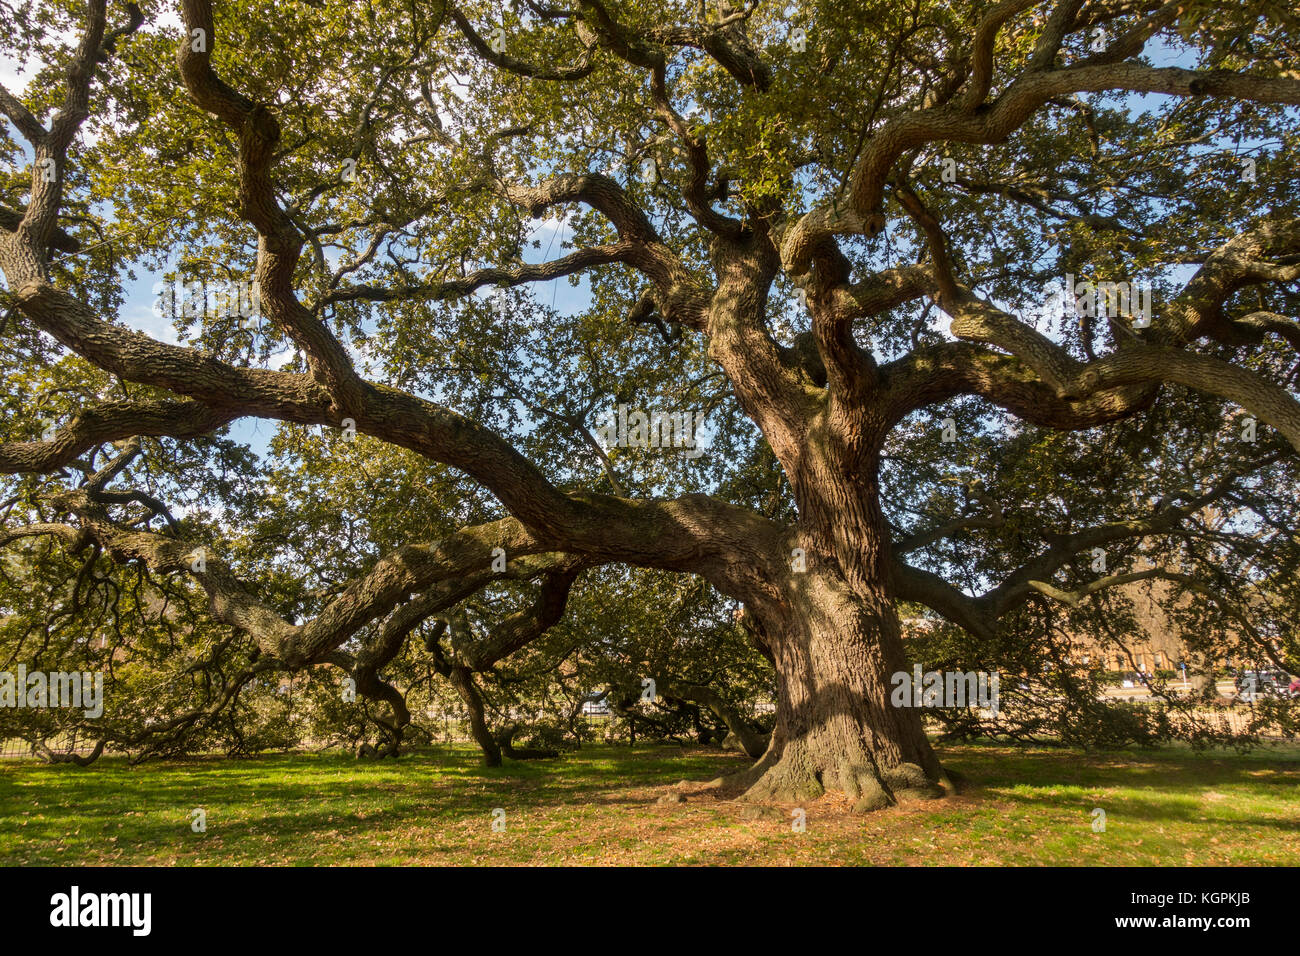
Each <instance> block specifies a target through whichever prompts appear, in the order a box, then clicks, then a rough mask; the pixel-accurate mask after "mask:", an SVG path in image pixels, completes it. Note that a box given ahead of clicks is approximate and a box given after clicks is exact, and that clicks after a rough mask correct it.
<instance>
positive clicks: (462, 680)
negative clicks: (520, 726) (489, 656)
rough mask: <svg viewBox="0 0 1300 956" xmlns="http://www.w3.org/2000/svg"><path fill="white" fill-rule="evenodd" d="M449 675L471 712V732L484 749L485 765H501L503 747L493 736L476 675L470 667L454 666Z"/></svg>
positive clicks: (466, 708)
mask: <svg viewBox="0 0 1300 956" xmlns="http://www.w3.org/2000/svg"><path fill="white" fill-rule="evenodd" d="M447 676H448V678H449V679H450V680H451V685H452V687H454V688H456V693H457V694H459V695H460V699H461V701H462V702H463V703H464V704H465V710H466V711H467V712H468V713H469V728H470V732H471V733H472V734H473V735H474V740H475V741H476V742H477V743H478V745H479V747H480V748H481V749H482V751H483V764H484V766H488V767H499V766H501V748H500V747H499V746H497V741H496V738H495V737H493V736H492V731H491V729H490V728H489V727H488V725H487V718H486V717H485V716H484V708H483V698H482V696H480V694H479V692H478V688H477V687H475V686H474V675H473V674H471V673H470V671H469V668H468V667H453V668H451V669H450V672H449V673H448V675H447Z"/></svg>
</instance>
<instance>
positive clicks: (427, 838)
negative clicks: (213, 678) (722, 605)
mask: <svg viewBox="0 0 1300 956" xmlns="http://www.w3.org/2000/svg"><path fill="white" fill-rule="evenodd" d="M941 756H942V758H943V760H944V762H945V764H946V765H947V766H948V767H949V768H951V769H954V770H956V771H958V772H959V773H961V774H962V775H963V776H964V778H965V780H966V784H965V785H964V787H963V791H962V793H961V794H960V795H959V796H957V797H955V798H951V799H947V800H939V801H931V802H926V803H916V804H907V805H904V806H902V807H897V808H893V809H890V810H886V811H883V812H880V813H875V814H871V815H868V816H854V815H852V814H850V813H848V812H847V807H846V805H845V804H844V803H843V802H842V801H840V800H838V799H836V798H833V797H823V798H822V799H820V800H817V801H814V802H812V803H810V804H808V805H807V806H806V807H805V808H804V809H805V810H806V813H807V831H806V832H804V833H797V832H794V831H793V829H792V827H791V822H790V821H791V808H789V807H782V808H770V809H767V810H766V811H764V812H760V813H757V814H756V813H755V812H754V811H752V810H748V809H747V808H745V807H743V806H742V805H739V804H736V803H734V802H729V801H723V800H718V799H716V798H715V797H714V796H713V795H712V794H711V793H709V792H708V791H706V790H704V789H703V788H702V787H700V786H699V785H698V784H692V785H688V786H686V787H683V788H682V789H683V791H684V792H685V793H686V794H687V797H688V799H687V802H686V803H684V804H666V805H661V804H658V803H656V802H655V801H656V798H657V797H659V796H661V795H663V794H665V793H667V792H668V791H669V790H670V789H673V785H675V784H676V783H677V782H678V781H680V780H683V779H685V780H691V781H703V780H707V779H709V778H710V777H712V776H716V775H717V774H719V773H722V772H727V771H730V770H733V769H738V768H739V767H740V766H742V765H743V762H742V761H741V760H740V759H739V758H737V757H734V756H729V755H723V754H719V753H716V752H711V751H704V750H680V749H678V748H676V747H638V748H637V749H636V750H632V751H629V750H628V749H627V748H626V747H608V746H604V747H591V748H588V749H584V750H582V751H580V752H578V753H575V754H571V755H569V756H567V757H565V758H564V759H562V760H558V761H545V762H537V763H524V764H521V763H510V762H507V766H505V767H501V768H495V769H487V768H484V767H482V766H480V765H479V764H478V760H477V754H476V752H475V751H473V750H471V749H469V748H463V747H462V748H451V749H441V750H437V751H434V752H430V753H425V754H418V755H413V756H409V757H404V758H402V759H401V760H399V761H383V762H378V763H372V762H358V761H356V760H353V759H351V758H348V757H343V756H337V755H312V756H306V755H302V756H265V757H259V758H256V759H252V760H242V761H229V760H215V759H214V760H193V761H175V762H169V763H159V764H149V765H145V766H142V767H137V768H134V769H132V768H130V767H128V766H126V764H125V763H124V762H123V761H120V760H102V761H100V763H99V764H97V765H96V766H94V767H93V768H90V769H80V768H76V767H71V766H58V767H50V766H43V765H36V764H30V763H23V764H18V763H12V762H7V763H5V764H0V863H4V864H6V865H16V864H74V863H75V864H92V865H122V864H164V865H178V864H179V865H191V864H192V865H231V864H233V865H240V864H269V865H282V864H316V865H349V864H366V865H368V864H427V865H438V864H459V865H475V864H611V863H627V864H660V863H678V864H680V863H702V864H728V863H750V864H815V863H829V864H918V865H954V864H958V865H964V864H972V865H1016V864H1064V865H1088V864H1111V865H1146V864H1174V865H1179V864H1189V865H1192V864H1194V865H1240V864H1291V865H1296V864H1300V746H1296V745H1288V746H1286V747H1282V748H1270V749H1267V750H1261V751H1259V752H1256V753H1253V754H1249V755H1246V756H1239V755H1235V754H1223V753H1213V754H1202V753H1195V752H1192V751H1191V750H1188V749H1185V748H1166V749H1162V750H1158V751H1154V752H1128V751H1126V752H1119V753H1103V754H1083V753H1079V752H1077V751H1067V750H1052V749H1029V750H1023V749H1013V748H1008V747H998V746H983V745H979V746H961V747H946V748H942V749H941ZM198 807H201V808H203V809H204V810H205V811H206V814H207V832H206V833H195V832H193V831H192V830H191V827H190V820H191V818H190V811H191V810H193V809H195V808H198ZM498 807H499V808H502V809H504V810H505V812H506V817H505V824H506V828H505V830H504V832H494V831H493V829H492V811H493V809H494V808H498ZM1094 807H1100V808H1102V809H1104V810H1105V811H1106V831H1105V832H1104V833H1095V832H1093V829H1092V817H1091V811H1092V810H1093V808H1094Z"/></svg>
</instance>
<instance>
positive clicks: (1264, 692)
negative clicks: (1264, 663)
mask: <svg viewBox="0 0 1300 956" xmlns="http://www.w3.org/2000/svg"><path fill="white" fill-rule="evenodd" d="M1236 685H1237V700H1239V701H1241V702H1242V703H1246V704H1253V703H1254V702H1255V701H1257V700H1259V699H1260V698H1261V697H1292V696H1295V695H1296V694H1298V693H1300V680H1296V679H1295V678H1293V677H1292V676H1291V675H1290V674H1288V673H1286V672H1285V671H1275V670H1257V671H1242V672H1241V673H1240V674H1238V675H1237V680H1236Z"/></svg>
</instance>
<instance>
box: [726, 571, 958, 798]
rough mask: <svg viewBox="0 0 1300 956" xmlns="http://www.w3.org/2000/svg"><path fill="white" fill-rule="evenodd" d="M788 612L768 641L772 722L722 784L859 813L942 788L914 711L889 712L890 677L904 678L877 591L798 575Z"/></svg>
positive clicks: (898, 641) (890, 612)
mask: <svg viewBox="0 0 1300 956" xmlns="http://www.w3.org/2000/svg"><path fill="white" fill-rule="evenodd" d="M797 577H798V578H800V579H801V580H799V582H798V584H797V585H796V587H795V591H794V601H793V607H792V608H791V612H790V613H789V615H788V616H787V617H786V619H785V620H784V621H783V622H781V623H780V626H773V625H774V623H775V622H770V621H769V622H765V630H766V631H768V632H769V634H770V635H772V639H771V642H770V643H771V648H772V652H773V657H774V663H775V665H776V671H777V685H778V693H777V722H776V727H775V729H774V731H773V734H772V741H771V743H770V745H769V746H768V749H767V751H766V753H765V754H764V755H763V757H762V758H761V759H760V760H759V761H758V762H757V763H756V764H755V765H754V766H753V767H752V768H751V769H750V770H748V771H746V772H744V773H743V774H740V775H737V778H736V779H735V780H734V781H732V782H734V783H739V784H741V785H747V786H748V789H747V790H746V792H745V794H744V797H743V798H744V799H746V800H754V801H773V802H798V801H804V800H812V799H815V798H817V797H819V796H821V795H822V794H823V793H825V792H827V791H835V792H840V793H843V794H845V795H846V796H848V797H849V798H850V799H852V800H853V801H854V810H856V811H858V812H866V811H870V810H877V809H880V808H882V807H886V806H890V805H892V804H894V803H898V802H902V801H905V800H910V799H922V798H933V797H939V796H942V795H943V794H944V792H945V790H948V791H950V790H951V787H952V785H951V783H950V781H949V780H948V778H947V775H946V774H945V773H944V771H943V769H942V767H941V766H940V765H939V760H938V758H937V757H936V756H935V754H934V751H933V750H932V749H931V747H930V743H929V740H928V739H927V737H926V735H925V732H924V729H923V728H922V725H921V717H920V712H919V711H918V710H915V709H912V708H901V707H894V706H893V705H892V703H891V700H890V697H891V690H892V686H893V685H892V683H891V678H892V676H893V675H894V674H895V673H897V672H900V671H901V672H908V671H909V669H910V668H909V667H908V664H907V662H906V661H905V658H904V651H903V644H902V638H901V634H900V629H899V624H898V616H897V614H896V612H895V610H894V608H893V605H892V602H891V601H890V600H889V599H888V597H887V596H886V595H885V593H884V591H883V588H877V589H874V590H873V591H871V592H870V593H867V594H862V593H855V592H853V591H851V590H850V589H849V588H848V587H847V585H845V584H844V583H843V582H842V581H836V580H834V579H832V578H831V577H830V576H828V575H814V574H813V573H811V572H809V573H808V574H805V575H798V576H797Z"/></svg>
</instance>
